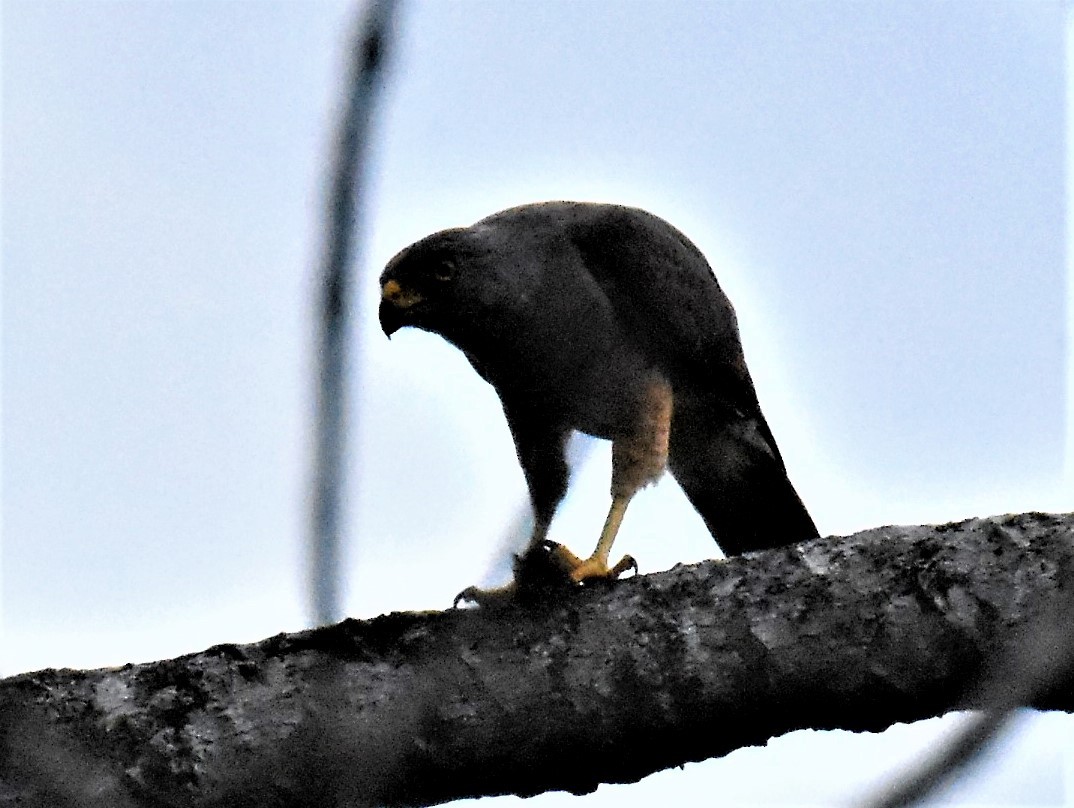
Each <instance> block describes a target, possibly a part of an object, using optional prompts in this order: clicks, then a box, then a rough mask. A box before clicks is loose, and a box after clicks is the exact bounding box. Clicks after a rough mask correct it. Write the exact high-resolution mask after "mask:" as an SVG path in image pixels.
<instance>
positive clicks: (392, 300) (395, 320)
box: [380, 280, 424, 339]
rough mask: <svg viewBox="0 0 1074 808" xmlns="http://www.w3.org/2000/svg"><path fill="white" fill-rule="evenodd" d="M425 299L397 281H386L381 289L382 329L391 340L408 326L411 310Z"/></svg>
mask: <svg viewBox="0 0 1074 808" xmlns="http://www.w3.org/2000/svg"><path fill="white" fill-rule="evenodd" d="M423 299H424V298H422V296H421V295H419V294H418V293H417V292H408V291H406V290H405V289H403V287H402V286H400V285H399V282H398V281H396V280H389V281H385V282H384V285H383V286H382V287H381V288H380V327H381V329H382V330H383V331H384V335H385V336H386V337H388V338H389V339H391V336H392V334H394V333H395V332H396V331H398V330H399V329H400V328H402V327H403V326H405V325H408V324H409V323H408V322H407V321H408V320H409V319H410V318H409V317H408V316H407V315H408V313H409V311H410V309H411V308H413V307H414V306H415V305H417V304H418V303H421V302H422V300H423Z"/></svg>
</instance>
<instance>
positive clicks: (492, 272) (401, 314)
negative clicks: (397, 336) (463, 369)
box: [380, 228, 518, 347]
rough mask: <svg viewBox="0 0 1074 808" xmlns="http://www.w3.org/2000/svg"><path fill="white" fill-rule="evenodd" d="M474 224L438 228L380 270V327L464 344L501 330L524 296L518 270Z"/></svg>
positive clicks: (385, 329) (390, 331) (388, 330)
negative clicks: (409, 330) (511, 268)
mask: <svg viewBox="0 0 1074 808" xmlns="http://www.w3.org/2000/svg"><path fill="white" fill-rule="evenodd" d="M502 263H503V262H502V260H500V259H499V258H498V256H497V254H496V253H495V252H494V251H492V250H490V249H489V245H488V244H486V243H485V241H484V240H483V238H482V236H481V234H480V233H479V232H476V231H474V229H473V228H456V229H452V230H444V231H441V232H439V233H434V234H433V235H431V236H428V237H426V238H423V239H422V240H421V241H418V242H416V243H414V244H411V245H410V246H409V247H407V248H406V249H404V250H403V251H402V252H400V253H399V254H398V255H396V256H395V257H394V258H392V260H391V261H389V262H388V266H387V267H386V268H385V269H384V272H383V273H382V274H381V276H380V327H381V328H382V329H383V330H384V333H385V334H386V335H387V336H389V337H391V335H392V334H394V333H395V332H396V331H398V330H399V329H401V328H405V327H407V326H413V327H415V328H420V329H422V330H424V331H431V332H433V333H435V334H440V335H441V336H442V337H444V338H446V339H447V340H449V341H450V342H453V343H455V344H456V345H458V346H460V347H465V343H468V342H469V341H470V338H472V337H474V336H476V335H478V334H485V335H486V336H488V335H492V334H495V333H496V332H497V330H498V328H499V327H500V326H499V325H498V324H500V322H501V320H502V316H503V315H504V313H505V312H509V311H510V310H512V308H513V306H514V301H516V300H517V298H518V289H517V286H518V280H517V278H514V277H513V276H514V275H515V274H517V273H514V272H510V271H505V269H506V268H505V267H503V266H501V264H502Z"/></svg>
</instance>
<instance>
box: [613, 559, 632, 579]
mask: <svg viewBox="0 0 1074 808" xmlns="http://www.w3.org/2000/svg"><path fill="white" fill-rule="evenodd" d="M627 570H634V574H635V575H637V574H638V562H637V561H635V560H634V556H632V555H625V556H623V557H622V558H620V559H619V563H618V564H616V565H615V566H614V567H612V568H611V569H610V570H609V571H608V577H609V578H618V577H619V576H620V575H622V574H623V573H624V572H626V571H627Z"/></svg>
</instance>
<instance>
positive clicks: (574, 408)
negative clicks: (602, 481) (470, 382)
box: [380, 202, 818, 602]
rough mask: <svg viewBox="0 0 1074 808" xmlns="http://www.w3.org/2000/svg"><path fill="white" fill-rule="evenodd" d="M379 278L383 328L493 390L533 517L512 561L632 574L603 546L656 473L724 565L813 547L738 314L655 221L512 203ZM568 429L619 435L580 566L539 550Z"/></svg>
mask: <svg viewBox="0 0 1074 808" xmlns="http://www.w3.org/2000/svg"><path fill="white" fill-rule="evenodd" d="M380 284H381V303H380V323H381V326H382V328H383V329H384V333H385V334H387V335H388V336H389V337H390V336H391V335H392V334H393V333H394V332H396V331H397V330H399V329H400V328H402V327H404V326H414V327H416V328H420V329H423V330H425V331H431V332H433V333H436V334H439V335H441V336H442V337H444V338H445V339H446V340H448V341H449V342H450V343H452V344H453V345H455V346H457V347H458V348H459V349H460V350H462V352H463V353H464V354H465V355H466V358H467V359H468V360H469V361H470V364H471V365H473V367H474V369H475V370H476V371H477V372H478V373H479V374H481V376H482V378H484V379H485V380H486V381H487V382H489V383H490V384H491V385H492V386H493V387H494V388H495V390H496V392H497V394H498V395H499V397H500V401H501V403H502V404H503V410H504V415H506V417H507V423H508V426H509V427H510V430H511V435H512V436H513V437H514V442H515V449H516V451H517V453H518V459H519V462H520V463H521V464H522V470H523V472H524V474H525V477H526V482H527V484H528V486H529V492H530V499H531V502H532V505H533V512H534V530H533V536H532V538H531V540H530V544H529V550H528V551H527V554H524V555H523V556H522V558H523V559H525V558H526V557H527V555H531V554H533V553H536V552H539V551H541V550H544V551H546V552H551V553H552V554H553V555H554V557H555V559H556V563H557V564H558V565H559V566H560V568H562V569H563V570H564V571H565V575H566V576H567V577H568V578H569V580H570V581H573V582H583V581H587V580H590V579H594V578H615V577H618V576H619V575H620V574H622V573H623V572H624V571H626V570H627V569H629V568H631V567H634V568H635V569H636V564H635V563H634V561H633V559H631V558H630V557H629V556H627V557H625V558H623V559H622V560H620V561H618V562H617V563H615V564H611V563H610V558H611V549H612V543H613V542H614V540H615V535H616V532H617V531H618V529H619V525H620V523H621V522H622V519H623V515H624V513H625V512H626V508H627V504H628V503H629V502H630V499H631V497H633V496H634V494H635V493H636V492H637V491H638V490H639V489H640V488H642V487H643V486H645V485H647V484H649V483H652V482H654V481H655V480H657V479H658V478H659V477H660V475H661V474H662V473H663V471H664V468H665V467H667V468H670V469H671V473H672V474H673V475H674V476H675V479H676V480H678V482H679V484H680V485H681V486H682V489H683V491H685V493H686V496H687V497H688V498H689V500H690V502H691V503H692V504H693V506H694V507H695V508H696V509H697V511H698V513H700V514H701V517H702V518H703V519H704V520H705V524H706V525H707V526H708V529H709V532H710V533H712V536H713V538H714V539H715V540H716V541H717V543H718V544H719V546H720V548H721V549H722V550H723V551H724V553H725V554H727V555H736V554H738V553H743V552H746V551H750V550H761V549H765V548H769V547H774V546H777V545H782V544H787V543H792V542H796V541H800V540H804V539H807V538H811V537H814V536H817V535H818V534H817V529H816V527H815V526H814V524H813V520H812V519H811V518H810V516H809V513H808V511H806V508H805V506H804V505H803V504H802V501H801V499H800V498H799V497H798V494H797V493H796V492H795V490H794V487H793V486H792V485H791V482H790V480H789V479H788V477H787V470H786V467H785V466H784V463H783V458H782V457H781V456H780V453H779V449H778V448H777V446H776V441H775V438H774V437H773V436H772V431H771V430H770V429H769V428H768V424H767V422H766V421H765V419H764V415H762V413H761V408H760V405H759V404H758V402H757V394H756V392H755V391H754V387H753V381H752V379H751V378H750V374H749V371H748V370H747V369H746V361H745V358H744V357H743V354H742V345H741V343H740V340H739V335H738V323H737V321H736V318H735V312H734V309H733V308H732V306H731V302H730V301H729V300H728V299H727V296H726V295H725V294H724V293H723V291H722V290H721V289H720V286H719V284H718V283H717V281H716V278H715V276H714V275H713V273H712V270H711V268H710V267H709V265H708V262H707V261H706V260H705V257H704V256H703V255H702V254H701V252H700V251H699V250H698V249H697V248H696V247H695V246H694V245H693V244H692V243H691V242H690V240H689V239H687V238H686V236H684V235H683V234H682V233H680V232H679V231H678V230H676V229H675V228H674V227H672V226H671V225H670V224H668V223H667V222H665V221H664V220H663V219H660V218H658V217H657V216H654V215H653V214H651V213H647V212H646V211H643V210H639V209H637V208H630V207H623V206H619V205H607V204H591V203H582V202H545V203H540V204H532V205H522V206H520V207H516V208H510V209H508V210H504V211H501V212H499V213H496V214H493V215H492V216H489V217H487V218H485V219H482V220H481V221H479V222H477V223H476V224H474V225H472V226H470V227H464V228H454V229H450V230H444V231H441V232H439V233H434V234H433V235H431V236H428V237H426V238H423V239H422V240H420V241H418V242H416V243H415V244H412V245H411V246H409V247H407V248H406V249H405V250H403V251H402V252H400V253H399V254H398V255H396V256H395V257H394V258H392V260H391V261H390V262H389V263H388V266H387V268H386V269H385V270H384V273H383V274H382V275H381V277H380ZM572 430H580V431H582V432H585V433H588V434H590V435H595V436H597V437H600V438H606V439H608V440H610V441H612V481H611V494H612V502H611V508H610V510H609V512H608V516H607V520H606V522H605V525H604V529H603V531H602V532H601V534H600V538H599V540H598V542H597V546H596V549H595V550H594V552H593V554H592V555H590V556H589V557H587V558H584V559H583V558H579V557H577V556H575V555H574V554H573V553H571V552H570V551H569V550H567V549H566V548H565V547H563V546H561V545H555V544H552V543H551V542H548V541H547V538H546V537H547V534H548V528H549V524H550V523H551V521H552V516H553V514H554V513H555V510H556V506H557V505H558V504H559V502H560V500H561V499H562V498H563V495H564V493H565V492H566V489H567V481H568V468H567V464H566V461H565V460H564V446H565V443H566V441H567V438H568V437H569V435H570V433H571V432H572ZM516 571H517V566H516ZM486 594H487V593H485V592H482V591H481V590H476V589H473V588H470V589H468V590H465V591H464V592H463V593H462V594H461V595H460V597H461V598H464V599H472V600H476V601H478V602H481V601H482V599H483V598H484V597H485V596H486Z"/></svg>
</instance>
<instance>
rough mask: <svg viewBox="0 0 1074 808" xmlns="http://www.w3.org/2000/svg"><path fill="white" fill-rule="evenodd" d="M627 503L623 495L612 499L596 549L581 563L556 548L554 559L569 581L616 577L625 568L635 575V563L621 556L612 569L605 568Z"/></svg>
mask: <svg viewBox="0 0 1074 808" xmlns="http://www.w3.org/2000/svg"><path fill="white" fill-rule="evenodd" d="M629 503H630V497H626V496H618V497H614V498H613V499H612V507H611V508H610V509H609V510H608V518H607V519H605V520H604V529H603V530H602V531H601V532H600V539H598V540H597V547H596V549H595V550H594V551H593V555H591V556H590V557H589V558H587V559H584V560H583V559H581V558H579V557H578V556H576V555H575V554H574V553H572V552H571V551H570V550H568V549H567V548H566V547H564V546H563V545H557V546H556V548H555V555H556V558H557V560H558V561H559V563H560V564H562V566H563V568H564V571H565V572H566V573H567V575H568V576H570V579H571V580H572V581H574V582H575V583H581V582H582V581H585V580H588V579H590V578H618V577H619V576H620V575H622V574H623V573H624V572H626V571H627V570H629V569H633V570H634V571H635V572H637V570H638V565H637V562H635V561H634V559H633V558H632V557H631V556H623V557H622V558H621V559H620V560H619V562H618V563H617V564H616V565H615V566H614V567H609V566H608V559H609V557H610V556H611V552H612V544H614V543H615V536H616V534H617V533H618V532H619V526H620V525H621V524H622V523H623V516H624V514H626V509H627V505H628V504H629Z"/></svg>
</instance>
